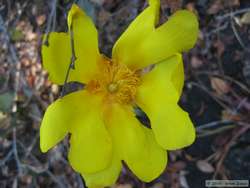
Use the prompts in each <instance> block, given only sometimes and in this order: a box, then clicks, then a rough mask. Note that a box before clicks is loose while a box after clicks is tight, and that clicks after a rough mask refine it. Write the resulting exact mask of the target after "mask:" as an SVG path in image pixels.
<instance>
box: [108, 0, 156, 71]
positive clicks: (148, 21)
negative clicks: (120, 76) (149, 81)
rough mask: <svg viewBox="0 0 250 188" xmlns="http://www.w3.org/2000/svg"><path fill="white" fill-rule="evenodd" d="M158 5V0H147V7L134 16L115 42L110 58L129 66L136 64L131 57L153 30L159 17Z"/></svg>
mask: <svg viewBox="0 0 250 188" xmlns="http://www.w3.org/2000/svg"><path fill="white" fill-rule="evenodd" d="M159 7H160V1H159V0H150V1H149V7H147V8H146V9H145V10H144V11H143V12H142V13H141V14H140V15H139V16H137V17H136V19H135V20H134V21H133V22H132V23H131V24H130V25H129V27H128V28H127V30H126V31H125V32H124V33H123V34H122V35H121V37H120V38H119V39H118V41H117V42H116V43H115V45H114V47H113V51H112V59H114V60H115V61H117V62H120V63H123V64H127V65H128V66H129V67H130V68H133V67H136V66H137V63H138V62H136V59H135V60H134V59H132V57H133V56H134V55H133V54H134V52H137V50H136V51H134V50H135V49H136V48H137V47H138V45H139V44H141V43H142V42H143V41H144V39H145V38H147V37H148V35H149V34H150V33H152V32H153V31H154V28H155V24H156V23H157V21H158V17H159Z"/></svg>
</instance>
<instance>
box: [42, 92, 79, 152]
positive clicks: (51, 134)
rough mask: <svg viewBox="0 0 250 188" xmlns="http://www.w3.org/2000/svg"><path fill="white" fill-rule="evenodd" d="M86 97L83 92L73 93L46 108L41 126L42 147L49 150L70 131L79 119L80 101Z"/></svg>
mask: <svg viewBox="0 0 250 188" xmlns="http://www.w3.org/2000/svg"><path fill="white" fill-rule="evenodd" d="M82 98H84V95H83V94H82V92H76V93H71V94H69V95H67V96H65V97H63V98H59V99H58V100H56V101H55V102H54V103H52V104H51V105H50V106H49V107H48V108H47V110H46V112H45V114H44V117H43V120H42V123H41V128H40V147H41V150H42V152H47V151H48V150H49V149H50V148H52V147H53V146H55V145H56V144H57V143H58V142H59V141H60V140H62V139H63V138H64V137H65V136H66V134H67V133H68V131H69V129H70V126H71V124H73V123H75V120H76V119H79V118H80V117H79V116H78V114H79V113H81V110H82V109H81V108H79V101H81V100H82Z"/></svg>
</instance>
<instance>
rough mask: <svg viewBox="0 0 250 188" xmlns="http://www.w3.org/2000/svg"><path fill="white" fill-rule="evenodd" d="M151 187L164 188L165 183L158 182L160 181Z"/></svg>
mask: <svg viewBox="0 0 250 188" xmlns="http://www.w3.org/2000/svg"><path fill="white" fill-rule="evenodd" d="M151 188H164V184H163V183H161V182H158V183H156V184H154V185H153V186H152V187H151Z"/></svg>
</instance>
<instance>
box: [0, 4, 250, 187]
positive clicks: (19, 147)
mask: <svg viewBox="0 0 250 188" xmlns="http://www.w3.org/2000/svg"><path fill="white" fill-rule="evenodd" d="M72 3H73V1H71V0H60V1H59V0H58V1H56V0H51V1H49V0H46V1H43V0H0V43H1V46H0V187H1V188H2V187H3V188H5V187H6V188H7V187H12V188H16V187H18V188H19V187H25V188H26V187H30V188H32V187H46V188H47V187H77V188H78V187H83V184H82V180H81V177H80V175H79V174H77V173H76V172H74V171H73V170H72V168H71V167H70V165H69V164H68V161H67V145H68V141H67V138H66V139H65V140H64V141H63V142H62V143H61V144H59V145H58V146H57V147H55V148H54V149H52V150H51V151H50V152H48V153H46V154H43V153H41V151H40V148H39V127H40V122H41V119H42V117H43V113H44V111H45V110H46V108H47V106H48V105H49V104H50V103H52V102H53V101H55V100H56V99H57V98H58V96H59V93H60V90H61V87H59V86H57V85H54V84H52V83H51V82H50V81H48V75H47V72H46V71H44V70H43V69H42V62H41V56H40V55H41V54H40V49H41V44H42V36H43V34H44V33H45V32H46V31H52V30H54V31H66V29H67V27H66V26H67V25H66V18H67V11H68V10H69V8H70V6H71V5H72ZM79 3H80V4H81V6H83V7H84V9H85V10H86V11H87V13H88V14H89V15H90V16H91V17H92V18H93V20H94V22H95V24H96V26H97V28H98V31H99V43H100V49H101V51H102V53H105V54H107V55H110V54H111V50H112V46H113V44H114V43H115V41H116V40H117V38H118V37H119V36H120V35H121V33H122V32H123V31H124V30H125V28H126V27H127V26H128V24H129V23H130V22H131V21H132V20H133V19H134V18H135V17H136V16H137V15H138V14H139V13H140V12H141V11H142V10H143V9H144V8H145V7H146V2H145V1H144V0H130V1H129V0H89V1H87V0H83V1H79ZM182 8H186V9H189V10H192V11H194V12H195V13H196V14H197V16H198V18H199V23H200V34H199V39H198V42H197V44H196V46H195V47H194V48H193V49H192V50H191V51H190V52H188V53H186V54H184V64H185V86H184V91H183V95H182V97H181V101H180V105H181V106H182V107H183V108H184V109H185V110H186V111H188V112H189V113H190V116H191V119H192V120H193V122H194V125H195V126H196V131H197V139H196V141H195V143H194V144H193V145H192V146H190V147H187V148H185V149H183V150H178V151H172V152H169V154H168V155H169V163H168V167H167V168H166V170H165V171H164V173H163V174H162V175H161V176H160V177H159V178H157V179H156V180H155V181H153V182H151V183H143V182H141V181H139V180H138V179H137V178H135V177H134V175H133V174H131V173H130V172H129V171H128V170H127V169H124V170H123V171H122V174H121V176H120V178H119V180H118V182H117V184H116V185H115V186H114V187H117V188H118V187H119V188H132V187H138V188H142V187H151V188H164V187H171V188H179V187H183V188H188V187H190V188H201V187H205V180H208V179H220V180H221V179H225V180H226V179H242V180H249V179H250V131H249V129H250V45H249V44H250V1H249V0H197V1H189V0H161V23H163V22H164V21H165V20H167V18H168V16H169V15H171V14H172V13H173V12H175V11H176V10H178V9H182ZM53 9H54V11H53ZM49 20H52V21H51V22H50V21H49Z"/></svg>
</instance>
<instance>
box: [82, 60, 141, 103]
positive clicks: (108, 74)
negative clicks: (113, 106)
mask: <svg viewBox="0 0 250 188" xmlns="http://www.w3.org/2000/svg"><path fill="white" fill-rule="evenodd" d="M98 68H99V70H98V73H97V75H95V78H94V79H93V80H91V81H89V83H87V87H86V89H87V90H88V91H89V92H91V93H92V94H100V95H102V96H103V100H105V101H111V102H117V103H121V104H128V103H132V102H133V101H134V98H135V95H136V91H137V87H138V86H139V85H140V77H139V74H138V73H137V72H136V71H133V70H131V69H129V68H128V67H127V66H126V65H123V64H119V63H116V62H112V60H110V59H107V58H103V59H102V61H101V62H100V63H99V65H98Z"/></svg>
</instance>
